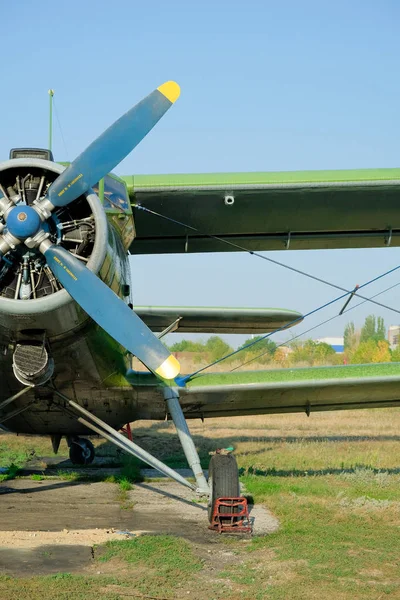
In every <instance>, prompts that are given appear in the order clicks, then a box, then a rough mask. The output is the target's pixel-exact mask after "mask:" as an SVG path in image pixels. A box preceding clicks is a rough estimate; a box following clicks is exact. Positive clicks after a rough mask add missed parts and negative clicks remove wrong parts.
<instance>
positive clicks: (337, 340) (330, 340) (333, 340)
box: [315, 337, 344, 354]
mask: <svg viewBox="0 0 400 600" xmlns="http://www.w3.org/2000/svg"><path fill="white" fill-rule="evenodd" d="M315 341H316V342H322V343H324V344H329V346H332V348H333V349H334V351H335V352H337V353H338V354H341V353H343V352H344V338H342V337H325V338H320V339H319V340H315Z"/></svg>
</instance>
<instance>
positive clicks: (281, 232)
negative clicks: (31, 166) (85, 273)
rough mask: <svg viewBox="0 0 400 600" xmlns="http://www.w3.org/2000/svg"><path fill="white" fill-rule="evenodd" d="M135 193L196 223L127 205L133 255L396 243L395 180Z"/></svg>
mask: <svg viewBox="0 0 400 600" xmlns="http://www.w3.org/2000/svg"><path fill="white" fill-rule="evenodd" d="M230 191H232V190H228V189H227V190H224V189H217V188H214V189H213V188H211V187H209V188H207V189H198V190H195V189H187V190H185V191H180V190H175V191H172V192H171V191H151V190H150V191H137V192H136V194H135V202H137V203H140V204H142V205H143V206H145V207H148V208H150V209H151V210H154V211H157V212H159V213H161V214H163V215H166V216H167V217H170V218H172V219H176V220H177V221H180V222H182V223H185V224H187V225H189V226H192V227H195V228H196V229H198V232H193V231H190V230H189V229H186V228H185V227H182V226H180V225H177V224H174V223H171V222H169V221H166V220H164V219H161V218H160V217H157V216H154V215H150V214H148V213H146V212H144V211H141V210H138V209H134V217H135V225H136V232H137V237H136V239H135V240H134V241H133V243H132V245H131V248H130V251H131V252H132V253H133V254H159V253H183V252H229V251H234V250H235V248H234V247H232V246H229V245H227V244H224V243H222V242H220V241H217V240H213V239H211V238H209V237H207V235H208V234H212V235H216V236H219V237H222V238H223V239H226V240H228V241H230V242H233V243H235V244H239V245H241V246H244V247H245V248H247V249H249V250H282V249H284V248H285V247H286V246H287V241H288V234H289V233H290V245H289V248H290V249H294V250H301V249H317V248H362V247H383V246H384V245H385V244H386V243H387V242H388V240H389V238H390V243H391V245H392V246H399V245H400V211H399V204H398V202H399V195H400V184H399V182H398V181H396V182H377V183H375V184H368V183H354V184H348V183H346V184H340V183H339V184H335V185H333V184H319V185H317V186H316V185H313V186H311V185H307V184H304V185H292V186H290V185H287V186H280V187H277V186H273V185H269V186H263V187H261V188H257V187H256V188H247V189H244V188H240V189H236V190H234V193H233V195H234V198H235V202H234V204H232V205H229V206H227V205H225V203H224V196H225V194H226V193H229V192H230Z"/></svg>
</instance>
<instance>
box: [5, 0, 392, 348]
mask: <svg viewBox="0 0 400 600" xmlns="http://www.w3.org/2000/svg"><path fill="white" fill-rule="evenodd" d="M399 16H400V5H399V4H398V2H396V1H395V0H382V1H381V2H379V3H378V2H372V1H359V0H352V2H345V1H342V0H339V1H336V2H335V3H333V2H330V1H329V2H328V1H324V0H320V1H308V0H304V1H303V2H297V1H294V0H293V1H289V0H287V1H282V2H279V3H278V2H270V1H268V0H264V1H261V0H260V1H252V0H249V1H248V2H246V3H244V2H239V1H235V0H231V1H229V2H228V1H225V0H220V1H216V0H214V1H211V0H204V1H202V2H184V1H172V2H168V3H167V2H162V1H159V0H154V1H153V2H151V3H150V2H149V3H143V2H140V3H139V2H135V1H132V0H131V1H128V0H114V2H112V3H110V2H105V1H103V0H99V1H96V2H95V1H93V0H86V1H85V2H84V1H82V0H81V1H80V2H77V1H76V0H71V1H69V2H68V3H57V2H54V1H52V2H50V1H49V0H41V2H31V1H30V0H29V1H28V0H19V2H15V3H10V2H3V3H1V6H0V20H1V23H2V36H1V45H2V57H3V60H2V61H1V64H0V74H1V81H2V93H1V101H0V106H1V117H0V119H1V121H0V122H1V136H0V156H2V157H4V159H5V158H7V156H8V152H9V149H10V148H11V147H14V146H29V145H32V146H46V145H47V121H48V95H47V90H48V88H50V87H51V88H54V89H55V92H56V95H55V108H56V118H55V122H54V153H55V158H56V159H57V160H65V159H67V160H68V159H69V160H72V159H73V158H74V157H75V156H76V155H77V154H79V153H80V151H81V150H82V149H84V148H85V147H86V146H87V145H88V144H89V143H90V142H91V141H92V140H93V139H94V138H95V137H97V135H98V134H99V133H101V131H102V130H103V129H105V128H106V127H107V126H108V125H109V124H110V123H111V122H113V121H114V120H115V119H116V118H118V117H119V116H120V115H121V114H122V113H123V112H125V111H126V110H127V109H129V108H130V107H131V106H132V105H133V104H135V103H136V102H137V101H138V100H140V99H141V98H142V97H143V96H145V95H146V94H147V93H148V92H150V91H151V90H152V89H154V88H155V87H157V86H158V85H159V84H160V83H162V82H163V81H165V80H168V79H175V80H176V81H178V82H179V84H180V85H181V88H182V95H181V98H180V99H179V101H178V102H177V104H176V106H175V107H173V109H172V110H171V111H170V112H169V113H168V114H167V115H166V117H165V118H164V119H163V120H162V121H161V122H160V123H159V125H158V126H157V128H156V129H155V130H154V131H153V132H151V134H150V135H149V136H148V137H147V138H146V139H145V140H144V141H143V143H142V144H141V145H140V146H139V147H138V148H137V149H136V150H135V151H134V152H133V153H132V154H131V155H130V156H129V157H128V158H127V159H125V161H124V162H123V163H121V165H120V166H119V167H118V169H117V170H116V172H117V173H120V174H130V173H179V172H181V173H184V172H186V173H187V172H219V171H257V170H265V171H268V170H296V169H326V168H332V169H335V168H358V167H396V166H399V164H400V160H399V150H398V140H399V139H400V135H399V134H400V124H399V118H398V106H399V96H400V83H399V78H398V76H397V72H398V57H399V55H400V53H399V50H400V41H399V36H398V28H397V24H398V22H399ZM57 117H58V119H57ZM58 120H59V122H60V124H61V129H62V133H63V136H62V135H61V132H60V129H59V126H58ZM63 138H64V141H65V145H64V142H63ZM272 256H273V257H274V258H277V259H278V260H283V261H285V262H286V263H288V264H291V265H293V266H296V267H299V268H302V269H304V270H308V271H310V272H312V273H314V274H316V275H318V276H323V277H326V278H328V279H330V280H331V281H333V282H335V283H337V284H339V285H343V286H349V287H353V286H354V285H355V284H356V283H362V282H364V281H366V280H368V279H370V278H371V277H372V276H374V275H377V274H379V273H380V272H382V271H383V270H386V268H390V267H392V266H395V265H396V264H398V263H400V253H399V251H398V250H393V249H379V250H357V251H354V250H353V251H336V252H334V251H312V252H311V251H307V252H281V253H277V252H275V253H272ZM132 270H133V277H134V293H135V301H136V303H137V304H171V305H179V304H183V305H192V304H198V305H205V306H216V305H223V306H224V305H225V306H236V305H237V306H267V307H268V306H279V307H285V308H294V309H297V310H300V311H302V312H307V311H309V310H311V309H312V308H314V307H315V306H316V305H318V304H322V303H323V302H325V301H327V300H329V299H331V298H332V297H334V296H335V295H336V294H335V292H334V291H333V290H331V289H329V288H327V287H324V286H322V285H321V284H317V283H311V282H310V281H308V280H306V279H304V278H302V277H300V276H298V275H291V274H289V273H288V272H287V271H285V270H283V269H280V268H278V267H274V266H272V265H268V264H267V263H266V262H265V261H261V260H258V259H255V258H254V257H251V256H248V255H241V254H236V253H235V254H221V255H212V256H211V255H197V256H181V255H179V256H178V255H177V256H169V257H166V256H162V257H135V258H132ZM149 273H151V276H149ZM397 280H399V281H400V279H399V277H398V276H397V275H395V276H391V277H390V278H388V279H387V281H386V280H384V281H382V282H380V283H379V284H376V285H375V286H374V287H371V289H370V293H371V294H373V293H377V292H378V291H380V290H382V289H383V288H384V287H387V286H389V285H393V284H394V283H396V282H397ZM399 299H400V286H399V288H398V289H397V290H395V291H394V292H391V293H388V294H386V295H384V296H382V297H381V301H382V302H384V303H385V304H388V305H391V306H395V307H396V306H400V303H399ZM339 309H340V306H339V307H338V310H337V312H338V311H339ZM335 311H336V307H335V308H334V309H330V311H327V312H324V313H321V314H320V315H318V316H317V317H314V318H313V319H312V320H310V321H309V322H308V323H305V324H304V325H303V326H302V327H303V329H305V328H307V327H308V326H310V327H311V326H312V325H314V324H316V323H317V322H319V321H320V320H323V319H325V318H328V317H329V316H330V315H332V314H334V313H335ZM371 312H373V313H375V314H380V315H382V316H384V317H385V321H386V324H387V325H388V324H390V323H398V322H400V315H398V316H397V315H396V314H395V313H391V312H389V311H385V310H383V309H382V310H380V309H378V308H377V307H373V306H368V304H366V305H363V306H362V308H360V309H359V310H354V311H352V313H350V315H351V319H353V320H355V322H356V323H357V324H361V323H362V322H363V320H364V318H365V316H366V315H367V314H369V313H371ZM350 315H349V316H344V317H343V318H341V319H337V320H335V321H333V322H331V323H330V324H328V325H326V326H323V327H321V328H320V330H317V331H316V332H315V333H314V334H313V335H314V337H322V336H326V335H340V334H341V333H342V331H343V327H344V325H345V323H346V322H347V321H348V320H349V319H350ZM300 327H301V326H300ZM294 332H295V330H293V333H294ZM279 339H283V337H282V336H279ZM236 341H237V340H236Z"/></svg>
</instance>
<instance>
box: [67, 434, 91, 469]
mask: <svg viewBox="0 0 400 600" xmlns="http://www.w3.org/2000/svg"><path fill="white" fill-rule="evenodd" d="M67 441H68V445H69V459H70V461H71V462H72V464H74V465H90V464H91V463H92V462H93V459H94V456H95V451H94V446H93V444H92V442H91V441H89V440H87V439H85V438H78V437H74V438H69V439H68V440H67Z"/></svg>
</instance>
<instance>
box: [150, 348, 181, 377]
mask: <svg viewBox="0 0 400 600" xmlns="http://www.w3.org/2000/svg"><path fill="white" fill-rule="evenodd" d="M180 370H181V365H180V364H179V362H178V361H177V360H176V358H175V356H172V354H171V355H170V356H169V357H168V358H167V360H164V362H163V363H162V365H160V366H159V367H158V369H156V374H157V375H159V376H160V377H162V378H163V379H175V377H176V376H177V375H179V371H180Z"/></svg>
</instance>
